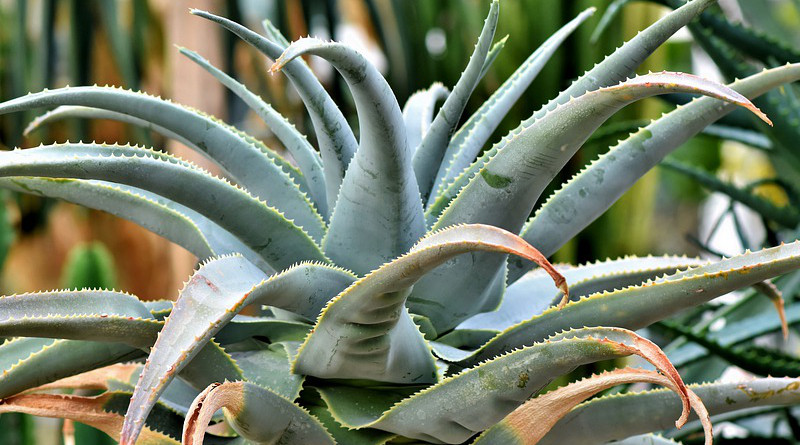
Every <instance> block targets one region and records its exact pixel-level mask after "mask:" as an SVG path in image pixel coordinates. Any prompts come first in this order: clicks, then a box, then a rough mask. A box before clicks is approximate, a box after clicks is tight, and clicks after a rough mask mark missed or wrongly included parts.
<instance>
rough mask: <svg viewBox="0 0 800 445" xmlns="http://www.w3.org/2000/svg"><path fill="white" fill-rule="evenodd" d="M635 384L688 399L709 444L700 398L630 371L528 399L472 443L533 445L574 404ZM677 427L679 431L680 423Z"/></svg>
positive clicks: (660, 378)
mask: <svg viewBox="0 0 800 445" xmlns="http://www.w3.org/2000/svg"><path fill="white" fill-rule="evenodd" d="M637 382H641V383H650V384H655V385H661V386H665V387H667V388H669V389H671V390H673V391H675V392H677V393H678V395H679V396H680V397H681V399H684V398H688V399H689V403H690V404H691V405H692V408H694V410H695V411H696V412H697V413H699V414H698V415H699V417H700V419H701V420H702V422H703V425H704V427H705V429H706V431H705V436H706V440H705V443H706V445H711V441H712V439H713V435H712V432H711V421H710V420H709V418H708V412H707V411H706V409H705V407H704V406H703V403H702V401H701V400H700V398H698V397H697V396H696V395H695V394H694V393H691V392H687V393H683V392H681V391H679V390H678V388H677V387H675V385H674V384H673V383H672V381H670V380H669V379H668V378H667V377H666V376H664V375H663V374H660V373H658V372H655V371H649V370H644V369H634V368H624V369H617V370H614V371H610V372H605V373H603V374H599V375H594V376H592V377H590V378H588V379H585V380H581V381H579V382H575V383H571V384H569V385H567V386H564V387H562V388H559V389H557V390H555V391H552V392H549V393H547V394H544V395H541V396H539V397H536V398H534V399H531V400H529V401H528V402H525V404H523V405H522V406H520V407H519V408H517V409H516V410H514V412H512V413H511V414H509V415H508V416H506V418H504V419H503V420H502V421H500V422H499V423H497V424H495V425H494V426H492V427H491V428H489V429H488V430H486V431H485V432H484V433H483V434H481V435H480V436H479V437H478V438H477V439H476V440H475V442H474V443H475V444H481V445H492V444H497V445H500V444H519V445H534V444H536V443H538V442H539V440H541V438H542V437H544V435H545V434H547V432H548V431H550V429H551V428H552V427H553V425H555V424H556V422H558V421H559V420H560V419H561V418H562V417H564V416H565V415H566V414H567V413H569V411H570V410H572V408H573V407H575V405H577V404H579V403H581V402H583V401H585V400H586V399H588V398H590V397H592V396H594V395H595V394H597V393H598V392H600V391H604V390H606V389H609V388H612V387H614V386H617V385H622V384H628V383H637ZM676 423H677V422H676ZM684 423H685V419H684ZM677 426H678V428H680V427H681V426H683V424H680V425H677Z"/></svg>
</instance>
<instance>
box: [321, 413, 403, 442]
mask: <svg viewBox="0 0 800 445" xmlns="http://www.w3.org/2000/svg"><path fill="white" fill-rule="evenodd" d="M308 411H309V412H310V413H311V415H313V416H314V417H316V418H317V419H319V421H320V422H321V423H322V425H323V426H324V427H325V429H326V430H328V432H329V433H330V434H331V437H333V439H334V440H335V441H336V443H338V444H348V445H385V444H386V443H387V442H389V441H390V440H391V439H393V438H395V437H397V436H395V435H394V434H392V433H387V432H385V431H380V430H375V429H369V428H365V429H361V430H351V429H348V428H345V427H343V426H342V425H340V424H339V422H337V421H336V419H334V418H333V415H331V413H330V412H328V409H327V408H326V407H324V406H310V407H309V408H308Z"/></svg>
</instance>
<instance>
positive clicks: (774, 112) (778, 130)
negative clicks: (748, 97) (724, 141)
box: [665, 0, 800, 188]
mask: <svg viewBox="0 0 800 445" xmlns="http://www.w3.org/2000/svg"><path fill="white" fill-rule="evenodd" d="M665 1H667V2H668V3H669V5H670V6H672V7H677V6H678V5H679V3H680V2H679V1H673V0H665ZM689 29H690V31H692V35H693V37H694V40H695V41H696V42H697V43H698V44H699V45H700V46H701V47H702V48H703V49H704V50H705V51H706V52H707V53H708V55H709V56H710V57H711V58H712V59H713V60H714V63H716V65H717V66H718V67H719V69H720V71H722V73H723V74H724V75H725V76H726V77H727V78H728V79H738V78H744V77H747V76H751V75H753V74H755V73H756V72H757V69H756V68H755V67H753V66H752V65H750V64H749V63H747V62H745V61H743V60H742V58H741V57H740V56H739V55H738V54H736V53H735V50H734V48H732V47H731V46H729V45H727V44H725V42H723V41H722V40H720V39H718V38H717V37H716V36H714V33H713V32H712V31H711V30H709V29H707V28H705V27H703V26H701V25H700V24H697V23H694V24H692V25H690V26H689ZM793 96H794V94H793V93H791V90H786V92H785V93H784V92H781V91H770V92H768V93H767V94H765V95H764V97H761V98H758V99H756V100H755V102H756V103H757V105H758V106H759V107H761V108H763V109H764V111H766V112H767V113H769V114H770V115H771V116H773V117H774V118H775V124H776V125H775V126H774V127H770V128H764V127H762V128H761V129H760V130H761V131H763V132H764V133H766V134H767V135H769V136H770V138H771V139H772V140H773V141H774V144H773V151H772V153H771V156H770V157H771V158H772V164H773V166H774V167H775V169H776V171H777V173H778V174H779V175H780V176H781V177H782V178H783V179H784V180H786V181H788V182H789V183H790V184H792V185H793V186H794V187H795V188H798V187H800V181H799V180H798V179H797V175H796V174H795V172H797V171H798V169H800V155H798V154H797V151H796V150H795V145H796V142H797V138H798V135H800V121H799V120H798V115H797V113H796V109H797V99H796V98H794V97H793Z"/></svg>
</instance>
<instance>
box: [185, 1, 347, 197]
mask: <svg viewBox="0 0 800 445" xmlns="http://www.w3.org/2000/svg"><path fill="white" fill-rule="evenodd" d="M190 12H191V13H192V14H194V15H196V16H198V17H202V18H204V19H206V20H210V21H212V22H215V23H218V24H219V25H221V26H223V27H224V28H225V29H227V30H228V31H230V32H232V33H234V34H236V36H238V37H239V38H241V39H242V40H243V41H245V42H246V43H248V44H249V45H252V46H253V47H255V48H256V49H258V50H259V51H261V52H262V53H263V54H264V55H266V56H267V57H268V58H270V59H272V60H276V59H278V57H280V55H281V53H283V51H284V49H285V48H286V47H285V46H284V44H285V39H281V40H282V41H277V42H271V41H270V40H268V39H266V38H264V36H262V35H260V34H258V33H256V32H253V31H251V30H249V29H247V28H245V27H244V26H242V25H240V24H238V23H236V22H233V21H231V20H228V19H226V18H224V17H219V16H216V15H214V14H211V13H208V12H205V11H200V10H197V9H192V10H190ZM276 33H277V30H276ZM277 34H279V33H277ZM283 73H284V74H286V76H287V77H288V78H289V80H290V81H291V82H292V84H294V86H295V88H297V92H298V93H299V94H300V98H301V99H302V100H303V103H304V104H305V105H306V109H307V110H308V113H309V115H310V116H311V121H312V122H313V123H314V129H315V130H316V134H317V141H318V142H319V149H320V153H321V155H322V165H323V170H324V173H325V186H326V195H327V198H328V208H329V209H333V208H334V204H335V203H336V200H337V197H338V195H339V189H340V188H341V184H342V178H344V173H345V171H346V170H347V167H348V165H349V164H350V160H351V159H352V158H353V156H354V154H355V152H356V148H357V146H358V143H357V142H356V139H355V136H353V131H352V130H351V129H350V126H349V125H348V124H347V119H345V117H344V115H343V114H342V111H341V110H340V109H339V107H338V106H337V105H336V103H334V102H333V99H331V97H330V95H328V92H327V91H325V88H324V87H323V86H322V84H320V82H319V80H317V78H316V77H315V76H314V73H312V72H311V70H310V69H309V68H308V66H307V65H306V64H305V63H304V62H303V61H302V60H293V61H291V62H289V63H287V64H286V66H285V67H284V69H283Z"/></svg>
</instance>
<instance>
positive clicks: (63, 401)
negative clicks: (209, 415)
mask: <svg viewBox="0 0 800 445" xmlns="http://www.w3.org/2000/svg"><path fill="white" fill-rule="evenodd" d="M128 397H130V395H129V394H126V393H120V392H107V393H103V394H101V395H99V396H94V397H80V396H73V395H68V394H22V395H17V396H12V397H7V398H5V399H3V403H2V404H0V413H14V412H17V413H26V414H31V415H34V416H43V417H56V418H62V419H71V420H74V421H77V422H81V423H85V424H87V425H90V426H92V427H94V428H97V429H99V430H100V431H103V432H104V433H106V434H108V435H109V436H111V437H112V438H114V439H118V438H119V427H120V425H121V424H122V418H123V414H124V412H125V411H124V409H125V404H126V403H127V399H128ZM120 409H122V411H121V412H120ZM157 414H158V415H154V416H153V417H152V418H151V419H150V420H148V422H147V423H146V424H145V425H144V426H143V434H142V438H141V440H140V441H139V442H138V443H139V444H140V445H165V444H175V445H178V444H180V440H179V439H180V426H181V420H182V419H181V417H180V416H178V415H177V414H175V413H173V412H172V411H171V410H170V409H169V408H167V407H166V406H163V405H161V404H158V405H157ZM209 443H212V442H211V441H209Z"/></svg>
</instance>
